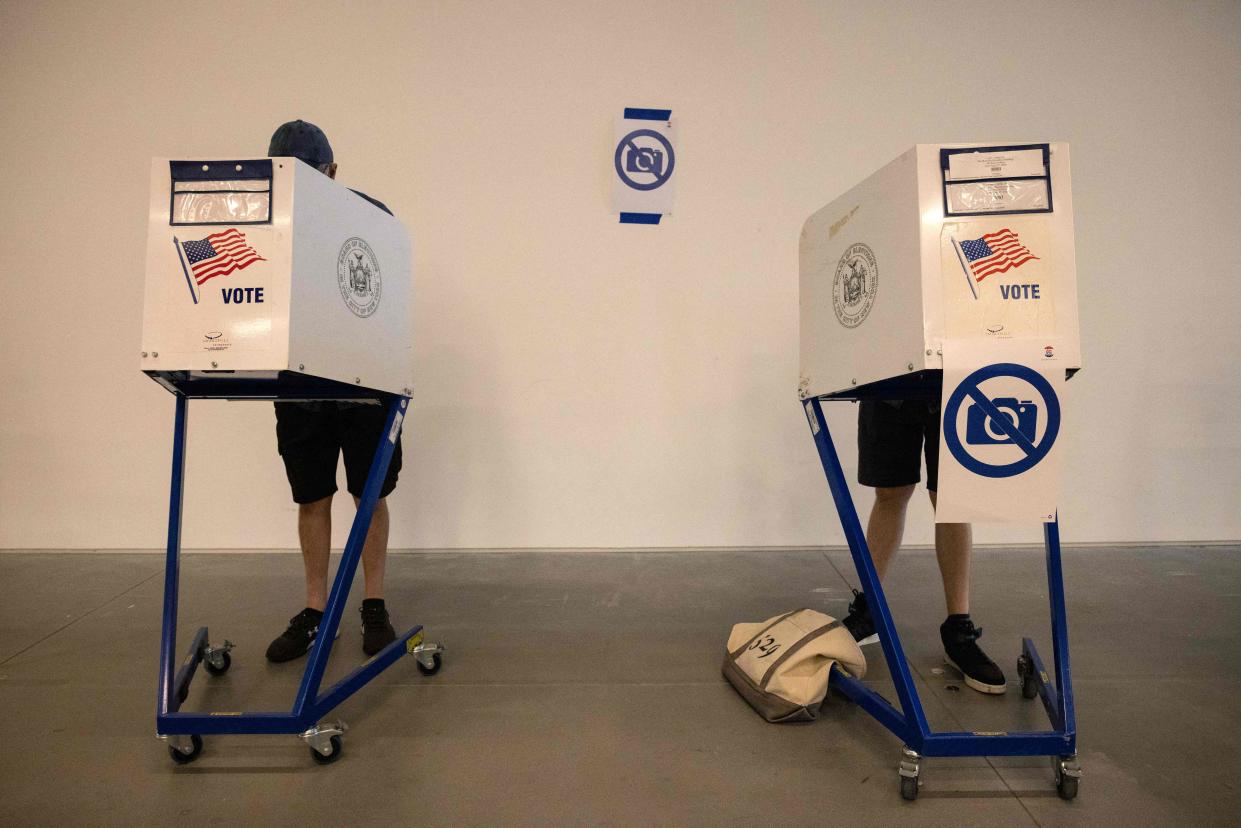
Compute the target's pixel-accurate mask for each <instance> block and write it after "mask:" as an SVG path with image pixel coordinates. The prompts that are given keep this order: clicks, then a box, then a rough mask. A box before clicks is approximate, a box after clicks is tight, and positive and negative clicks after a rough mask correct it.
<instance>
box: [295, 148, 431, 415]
mask: <svg viewBox="0 0 1241 828" xmlns="http://www.w3.org/2000/svg"><path fill="white" fill-rule="evenodd" d="M294 167H295V168H294V174H295V176H294V217H293V219H294V226H295V227H296V230H295V232H294V237H293V281H292V296H293V306H292V307H293V311H292V316H291V318H290V327H289V363H290V365H289V367H290V369H291V370H294V371H300V372H302V373H306V374H311V375H313V376H317V377H325V378H327V379H332V380H338V381H340V382H345V383H349V384H351V385H358V386H360V387H363V388H371V389H377V390H380V391H386V392H389V393H393V394H403V395H408V394H409V393H410V389H412V387H413V369H412V359H413V346H412V330H411V328H412V325H411V313H410V301H411V297H412V281H413V280H412V256H411V253H412V251H411V245H410V240H409V234H408V233H407V232H406V230H405V227H404V225H403V224H402V223H401V222H400V221H399V220H397V219H395V218H393V217H392V216H389V215H388V214H387V213H385V212H383V211H382V210H380V209H379V208H378V207H375V206H374V205H372V204H371V203H369V202H368V201H366V200H365V199H363V198H361V197H360V196H358V195H356V194H354V193H352V192H350V191H349V190H348V189H347V188H345V187H343V186H341V185H340V184H338V183H336V182H335V181H333V180H331V179H329V178H328V177H327V176H324V175H322V174H320V173H319V172H317V171H315V170H313V169H311V168H310V167H307V166H305V165H303V164H295V165H294ZM299 366H304V367H299Z"/></svg>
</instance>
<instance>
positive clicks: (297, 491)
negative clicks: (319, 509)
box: [276, 402, 401, 503]
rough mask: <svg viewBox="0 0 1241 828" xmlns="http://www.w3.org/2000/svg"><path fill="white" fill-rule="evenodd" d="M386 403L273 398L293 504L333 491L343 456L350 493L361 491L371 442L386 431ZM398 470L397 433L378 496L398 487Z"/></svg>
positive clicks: (371, 452) (372, 448)
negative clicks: (339, 460)
mask: <svg viewBox="0 0 1241 828" xmlns="http://www.w3.org/2000/svg"><path fill="white" fill-rule="evenodd" d="M387 420H388V409H387V406H383V405H358V404H352V405H349V404H337V403H334V402H319V403H311V404H305V403H281V402H278V403H276V445H277V446H278V448H279V449H280V456H281V458H283V459H284V470H285V473H286V474H288V476H289V486H290V487H292V489H293V500H294V502H296V503H313V502H315V501H316V500H322V499H323V498H325V497H327V496H328V495H331V494H335V492H336V462H337V458H339V457H340V454H341V452H344V455H345V479H346V481H347V485H348V487H349V493H350V494H351V495H353V496H354V497H361V496H362V489H363V488H365V487H366V476H367V474H369V473H370V470H371V461H372V460H374V459H375V447H376V446H378V445H379V440H380V439H381V438H382V437H383V436H384V425H385V424H386V423H387ZM400 471H401V438H400V435H397V440H396V448H395V449H394V450H393V452H392V461H391V462H390V463H389V464H388V476H387V477H385V478H384V483H383V488H382V489H380V491H379V496H380V497H387V496H388V495H389V494H391V493H392V490H393V489H395V488H396V478H397V475H398V474H400Z"/></svg>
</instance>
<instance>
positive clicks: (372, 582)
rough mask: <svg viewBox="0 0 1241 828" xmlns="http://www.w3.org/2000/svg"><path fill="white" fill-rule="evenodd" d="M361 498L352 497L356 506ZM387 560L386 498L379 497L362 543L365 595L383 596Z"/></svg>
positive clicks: (371, 596) (369, 596) (370, 596)
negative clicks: (364, 540)
mask: <svg viewBox="0 0 1241 828" xmlns="http://www.w3.org/2000/svg"><path fill="white" fill-rule="evenodd" d="M359 503H361V500H360V499H359V498H357V497H355V498H354V499H353V505H354V506H357V505H358V504H359ZM387 561H388V500H387V498H383V497H381V498H379V500H378V501H376V503H375V514H374V515H373V516H372V517H371V528H370V529H369V530H367V533H366V542H365V543H364V544H362V571H363V573H364V576H365V579H366V597H367V598H382V597H384V569H385V566H386V564H387Z"/></svg>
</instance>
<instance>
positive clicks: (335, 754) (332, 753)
mask: <svg viewBox="0 0 1241 828" xmlns="http://www.w3.org/2000/svg"><path fill="white" fill-rule="evenodd" d="M324 749H326V750H327V753H324V752H323V751H322V750H319V749H317V748H313V747H312V748H311V749H310V755H311V756H313V757H314V760H315V761H316V762H318V763H319V764H320V765H330V764H332V763H333V762H335V761H336V760H337V759H339V758H340V754H341V751H342V750H344V747H343V743H342V742H341V741H340V737H339V736H332V737H331V738H329V739H328V742H327V745H326V747H325V748H324Z"/></svg>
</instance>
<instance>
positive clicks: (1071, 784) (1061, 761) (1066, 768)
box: [1051, 755, 1082, 802]
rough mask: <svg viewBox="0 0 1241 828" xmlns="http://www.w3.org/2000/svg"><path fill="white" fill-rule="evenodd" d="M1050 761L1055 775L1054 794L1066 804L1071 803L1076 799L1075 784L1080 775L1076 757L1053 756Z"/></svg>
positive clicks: (1080, 770)
mask: <svg viewBox="0 0 1241 828" xmlns="http://www.w3.org/2000/svg"><path fill="white" fill-rule="evenodd" d="M1051 761H1052V768H1053V770H1054V771H1055V774H1056V794H1057V795H1058V796H1059V797H1060V798H1061V799H1063V800H1065V801H1066V802H1071V801H1072V800H1074V799H1076V798H1077V782H1078V780H1079V779H1080V778H1081V775H1082V768H1081V765H1079V764H1078V763H1077V756H1075V755H1074V756H1053V757H1052V758H1051Z"/></svg>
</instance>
